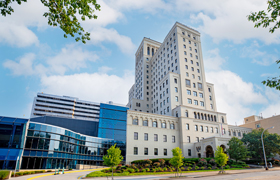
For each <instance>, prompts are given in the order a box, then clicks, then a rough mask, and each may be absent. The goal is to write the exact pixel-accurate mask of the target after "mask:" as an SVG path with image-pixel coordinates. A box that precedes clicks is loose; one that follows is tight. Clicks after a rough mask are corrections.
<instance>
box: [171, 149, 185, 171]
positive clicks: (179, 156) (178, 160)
mask: <svg viewBox="0 0 280 180" xmlns="http://www.w3.org/2000/svg"><path fill="white" fill-rule="evenodd" d="M172 153H173V157H172V158H171V159H170V161H169V162H170V164H172V166H174V167H176V169H177V174H179V173H178V171H179V170H180V167H181V166H183V158H184V157H183V153H182V150H181V149H180V148H179V147H176V148H174V149H172Z"/></svg>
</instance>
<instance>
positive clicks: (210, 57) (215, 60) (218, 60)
mask: <svg viewBox="0 0 280 180" xmlns="http://www.w3.org/2000/svg"><path fill="white" fill-rule="evenodd" d="M219 52H220V50H219V49H218V48H215V49H212V50H209V51H208V52H207V56H206V58H205V61H204V65H205V69H208V70H220V69H221V65H222V64H223V63H224V62H225V59H224V58H222V57H221V56H220V54H219Z"/></svg>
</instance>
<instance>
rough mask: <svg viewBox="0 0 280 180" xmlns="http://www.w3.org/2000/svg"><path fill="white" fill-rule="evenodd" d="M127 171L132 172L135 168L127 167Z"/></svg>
mask: <svg viewBox="0 0 280 180" xmlns="http://www.w3.org/2000/svg"><path fill="white" fill-rule="evenodd" d="M127 171H128V172H130V173H134V172H135V170H134V169H132V168H127Z"/></svg>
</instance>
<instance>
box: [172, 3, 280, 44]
mask: <svg viewBox="0 0 280 180" xmlns="http://www.w3.org/2000/svg"><path fill="white" fill-rule="evenodd" d="M175 5H176V6H177V9H178V10H181V11H182V12H183V11H185V12H191V13H192V15H191V19H192V21H193V22H194V23H199V22H202V23H203V25H201V26H200V27H199V28H198V29H199V30H200V31H201V32H203V33H205V34H208V35H210V36H211V37H212V38H213V40H214V41H215V42H219V41H221V40H230V41H233V42H234V43H242V42H244V41H245V40H248V39H252V38H256V39H260V40H262V41H263V42H265V43H266V44H270V43H279V40H280V31H278V32H275V33H273V34H271V33H269V32H268V28H254V24H253V23H252V22H249V21H248V20H247V16H248V15H249V14H250V12H256V11H259V10H264V9H266V8H267V3H266V1H263V0H226V1H222V0H207V1H203V2H202V1H188V0H178V1H176V3H175Z"/></svg>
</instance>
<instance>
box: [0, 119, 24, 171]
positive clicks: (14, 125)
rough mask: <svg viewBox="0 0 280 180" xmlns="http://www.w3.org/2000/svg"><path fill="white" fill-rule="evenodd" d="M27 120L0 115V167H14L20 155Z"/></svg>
mask: <svg viewBox="0 0 280 180" xmlns="http://www.w3.org/2000/svg"><path fill="white" fill-rule="evenodd" d="M27 122H28V119H21V118H11V117H3V116H0V169H15V166H16V161H17V158H19V159H20V157H21V155H22V151H23V145H24V138H25V132H26V131H25V130H26V124H27ZM17 168H18V167H17Z"/></svg>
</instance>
